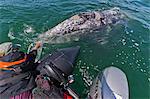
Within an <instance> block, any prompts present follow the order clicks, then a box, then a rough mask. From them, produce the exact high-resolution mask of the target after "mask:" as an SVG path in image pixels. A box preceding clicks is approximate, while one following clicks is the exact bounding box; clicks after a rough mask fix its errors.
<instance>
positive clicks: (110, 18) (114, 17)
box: [102, 7, 125, 24]
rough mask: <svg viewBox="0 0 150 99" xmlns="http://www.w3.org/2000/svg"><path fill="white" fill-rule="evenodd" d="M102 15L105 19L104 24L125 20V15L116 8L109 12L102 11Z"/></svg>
mask: <svg viewBox="0 0 150 99" xmlns="http://www.w3.org/2000/svg"><path fill="white" fill-rule="evenodd" d="M102 14H103V15H104V17H105V18H104V21H103V22H104V23H105V24H115V23H118V22H120V21H121V20H124V18H125V14H124V13H122V12H121V10H120V8H118V7H114V8H112V9H110V10H104V11H102Z"/></svg>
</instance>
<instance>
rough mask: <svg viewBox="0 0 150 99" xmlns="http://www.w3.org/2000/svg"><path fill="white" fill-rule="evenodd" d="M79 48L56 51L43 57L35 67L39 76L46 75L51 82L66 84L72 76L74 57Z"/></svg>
mask: <svg viewBox="0 0 150 99" xmlns="http://www.w3.org/2000/svg"><path fill="white" fill-rule="evenodd" d="M79 49H80V47H71V48H64V49H58V50H56V51H55V52H53V53H52V54H48V55H47V56H45V57H44V58H43V59H42V60H41V62H40V64H39V65H38V67H37V70H39V71H40V74H42V75H47V76H48V77H50V78H51V80H56V81H58V82H59V83H66V80H67V78H68V76H69V75H71V74H72V72H73V68H74V66H73V65H74V63H75V59H76V56H77V55H78V52H79Z"/></svg>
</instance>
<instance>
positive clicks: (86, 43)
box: [0, 0, 150, 99]
mask: <svg viewBox="0 0 150 99" xmlns="http://www.w3.org/2000/svg"><path fill="white" fill-rule="evenodd" d="M112 7H119V8H120V9H121V10H122V11H123V12H124V13H126V15H127V16H128V22H126V23H124V24H122V25H117V26H115V27H109V28H106V29H103V30H100V31H98V32H94V33H91V34H86V35H83V36H82V37H81V38H80V40H79V41H78V42H72V41H70V42H68V43H63V44H51V45H50V44H45V46H44V51H43V53H42V55H45V54H46V53H48V52H50V51H53V50H54V49H56V48H64V47H69V46H81V51H80V54H79V57H78V59H77V65H76V67H75V71H74V74H75V83H74V84H73V85H72V87H73V88H74V89H75V90H76V91H77V93H79V94H80V96H81V98H85V97H86V95H87V93H88V89H89V85H90V84H91V81H92V79H94V77H95V76H96V74H97V73H98V72H99V71H101V70H103V69H104V68H106V67H108V66H112V65H113V66H116V67H118V68H120V69H121V70H123V71H124V72H125V74H126V75H127V78H128V81H129V91H130V99H150V63H149V62H150V56H149V55H150V52H149V51H150V1H149V0H0V43H2V42H5V41H12V42H14V43H19V44H21V45H22V50H23V51H26V50H27V46H28V45H29V44H30V43H32V42H34V41H35V40H36V37H37V35H38V34H40V33H43V32H45V31H47V30H48V29H50V28H52V27H53V26H55V25H57V24H58V23H60V22H62V21H63V20H64V19H67V18H69V17H70V16H72V15H74V14H76V13H78V12H82V11H91V10H102V9H109V8H112ZM8 34H11V35H13V36H14V37H15V38H12V37H8Z"/></svg>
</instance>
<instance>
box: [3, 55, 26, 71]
mask: <svg viewBox="0 0 150 99" xmlns="http://www.w3.org/2000/svg"><path fill="white" fill-rule="evenodd" d="M26 60H27V56H26V55H25V57H24V58H23V59H21V60H18V61H14V62H2V61H0V69H3V70H13V68H11V66H14V65H18V64H21V63H23V62H25V61H26Z"/></svg>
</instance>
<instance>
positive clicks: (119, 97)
mask: <svg viewBox="0 0 150 99" xmlns="http://www.w3.org/2000/svg"><path fill="white" fill-rule="evenodd" d="M88 99H129V88H128V81H127V77H126V75H125V74H124V73H123V72H122V71H121V70H120V69H118V68H116V67H108V68H106V69H105V70H104V71H102V72H101V73H100V74H99V75H98V76H97V77H96V79H95V81H94V82H93V85H92V86H91V88H90V93H89V97H88Z"/></svg>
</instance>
